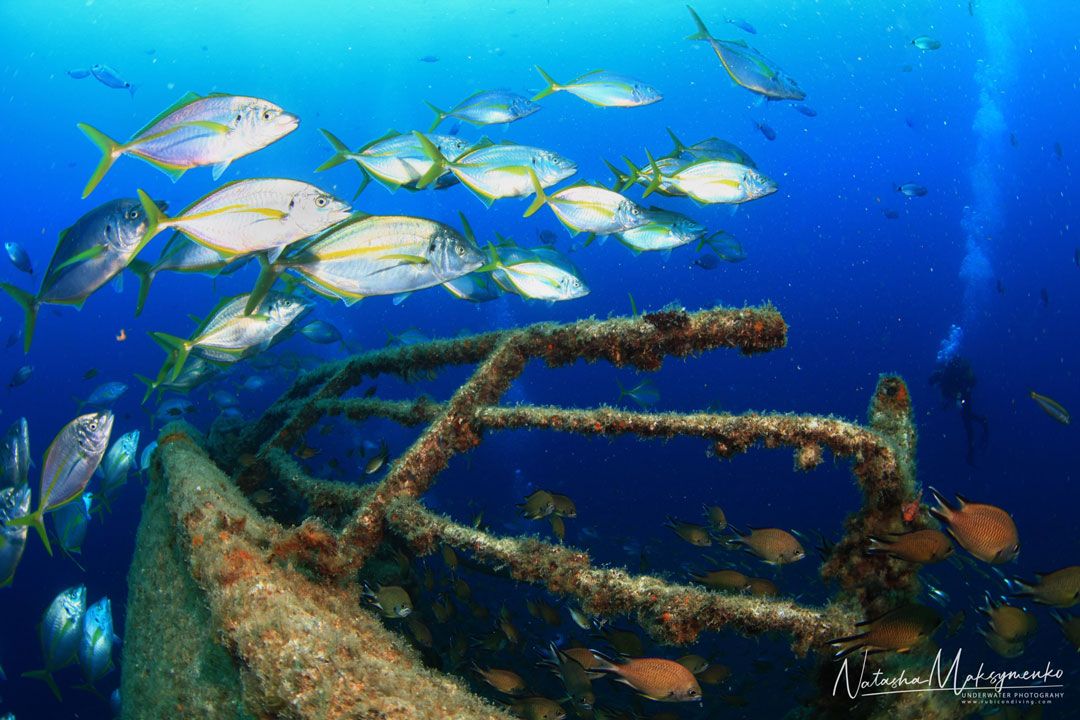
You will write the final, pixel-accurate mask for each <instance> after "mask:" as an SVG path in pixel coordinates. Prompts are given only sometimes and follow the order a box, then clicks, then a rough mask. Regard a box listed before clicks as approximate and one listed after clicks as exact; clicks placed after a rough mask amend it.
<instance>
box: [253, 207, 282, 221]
mask: <svg viewBox="0 0 1080 720" xmlns="http://www.w3.org/2000/svg"><path fill="white" fill-rule="evenodd" d="M243 211H244V212H249V213H255V214H256V215H262V216H263V217H264V218H266V219H267V220H284V219H285V218H287V217H289V213H287V212H285V211H284V210H278V209H276V208H266V207H247V208H244V209H243Z"/></svg>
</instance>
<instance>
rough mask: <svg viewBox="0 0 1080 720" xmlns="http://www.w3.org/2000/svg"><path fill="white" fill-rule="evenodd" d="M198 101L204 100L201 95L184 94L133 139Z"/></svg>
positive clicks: (141, 129) (136, 133)
mask: <svg viewBox="0 0 1080 720" xmlns="http://www.w3.org/2000/svg"><path fill="white" fill-rule="evenodd" d="M210 97H213V96H210ZM196 100H202V95H199V93H197V92H186V93H184V95H183V96H182V97H181V98H180V99H179V100H177V101H176V102H174V103H173V104H172V105H170V106H169V107H167V108H165V109H164V110H162V111H161V112H160V113H158V114H157V115H155V116H154V119H153V120H151V121H150V122H148V123H146V124H145V125H143V126H142V127H141V128H139V129H138V130H137V131H136V132H135V134H134V135H132V136H131V137H132V138H137V137H139V136H140V135H142V134H143V133H144V132H146V131H147V130H149V129H150V128H152V127H154V126H155V125H157V124H158V123H159V122H161V121H162V120H164V119H165V118H167V117H168V116H169V115H172V114H173V113H174V112H176V111H177V110H179V109H180V108H182V107H185V106H187V105H190V104H191V103H193V102H195V101H196Z"/></svg>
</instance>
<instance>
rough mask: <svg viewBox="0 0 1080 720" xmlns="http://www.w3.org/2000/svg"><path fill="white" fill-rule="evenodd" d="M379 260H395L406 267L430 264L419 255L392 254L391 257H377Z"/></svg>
mask: <svg viewBox="0 0 1080 720" xmlns="http://www.w3.org/2000/svg"><path fill="white" fill-rule="evenodd" d="M379 259H380V260H397V261H398V262H400V263H404V264H406V265H429V264H431V261H430V260H428V259H427V258H426V257H421V256H419V255H397V254H392V255H382V256H380V257H379Z"/></svg>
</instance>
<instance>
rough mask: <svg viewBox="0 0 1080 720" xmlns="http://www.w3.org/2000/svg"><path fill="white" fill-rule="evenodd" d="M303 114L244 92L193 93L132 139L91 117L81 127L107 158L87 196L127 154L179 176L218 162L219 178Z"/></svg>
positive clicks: (294, 125)
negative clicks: (108, 132) (110, 133)
mask: <svg viewBox="0 0 1080 720" xmlns="http://www.w3.org/2000/svg"><path fill="white" fill-rule="evenodd" d="M299 124H300V119H299V118H298V117H296V116H295V115H293V114H291V113H287V112H285V111H284V110H282V109H281V108H280V107H278V106H277V105H275V104H274V103H272V102H269V101H267V100H261V99H259V98H254V97H245V96H242V95H223V94H220V93H212V94H210V95H208V96H206V97H201V96H200V95H198V94H196V93H188V94H186V95H184V96H183V97H182V98H180V99H179V100H178V101H176V102H175V103H174V104H173V105H170V106H169V107H168V108H166V109H165V110H164V111H163V112H162V113H161V114H160V115H158V116H157V117H155V118H154V119H153V120H151V121H150V122H149V123H147V124H146V125H145V126H143V127H142V128H141V129H140V130H138V131H137V132H136V133H135V134H134V135H133V136H132V138H131V139H130V140H128V141H127V142H126V143H120V142H117V141H116V140H113V139H112V138H110V137H109V136H107V135H105V133H103V132H101V131H100V130H98V129H96V128H94V127H91V126H90V125H87V124H85V123H79V129H80V130H82V131H83V133H85V134H86V136H87V137H88V138H90V141H91V142H92V143H94V145H96V146H97V147H98V149H99V150H100V151H101V162H100V163H98V166H97V169H95V170H94V174H93V175H91V176H90V180H89V182H87V183H86V187H85V188H84V189H83V194H82V196H83V197H84V198H85V197H86V196H88V195H89V194H90V193H92V192H93V191H94V188H95V187H97V185H98V183H99V182H101V179H102V178H103V177H105V173H107V172H108V171H109V168H111V167H112V165H113V163H114V162H116V160H117V158H119V157H120V156H121V155H131V156H132V157H137V158H139V159H140V160H144V161H146V162H148V163H150V164H151V165H153V166H154V167H156V168H157V169H158V170H161V171H162V172H163V173H165V174H166V175H168V176H169V177H170V178H171V179H172V181H173V182H176V181H177V180H179V179H180V177H181V176H182V175H183V174H184V173H185V172H187V171H188V170H190V169H191V168H194V167H204V166H207V165H212V166H214V173H213V174H214V179H215V180H217V179H218V178H219V177H220V176H221V174H222V173H223V172H225V168H227V167H228V166H229V163H231V162H232V161H233V160H236V159H237V158H241V157H244V156H245V155H249V154H251V153H253V152H255V151H256V150H260V149H262V148H264V147H266V146H267V145H270V144H271V143H273V142H276V141H277V140H280V139H281V138H283V137H285V136H286V135H288V134H289V133H291V132H292V131H293V130H295V129H296V128H297V126H298V125H299Z"/></svg>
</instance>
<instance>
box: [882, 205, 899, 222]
mask: <svg viewBox="0 0 1080 720" xmlns="http://www.w3.org/2000/svg"><path fill="white" fill-rule="evenodd" d="M881 212H882V214H883V215H884V216H885V217H887V218H889V219H890V220H897V219H899V217H900V213H899V212H898V211H896V210H892V209H890V208H882V209H881Z"/></svg>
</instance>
